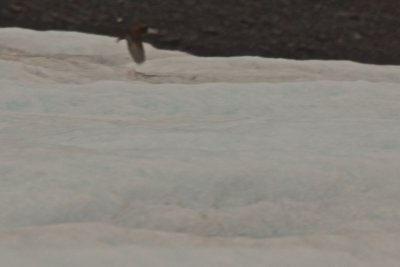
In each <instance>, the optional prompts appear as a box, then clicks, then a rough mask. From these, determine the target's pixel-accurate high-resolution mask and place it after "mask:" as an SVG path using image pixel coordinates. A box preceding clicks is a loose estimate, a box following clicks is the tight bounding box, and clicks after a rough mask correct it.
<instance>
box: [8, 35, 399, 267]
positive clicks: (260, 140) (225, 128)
mask: <svg viewBox="0 0 400 267" xmlns="http://www.w3.org/2000/svg"><path fill="white" fill-rule="evenodd" d="M146 50H147V55H148V61H147V62H146V63H145V64H144V65H142V66H135V64H133V63H132V62H131V59H130V57H129V54H128V52H127V50H126V47H125V44H122V43H121V44H116V43H115V40H114V39H112V38H109V37H101V36H95V35H88V34H81V33H73V32H36V31H30V30H23V29H16V28H5V29H0V145H1V150H0V264H1V266H8V267H10V266H11V267H13V266H16V267H17V266H18V267H24V266H29V267H31V266H34V267H36V266H38V267H39V266H40V267H43V266H44V267H46V266H85V267H91V266H96V267H99V266H185V267H186V266H230V267H231V266H233V267H234V266H278V267H279V266H285V267H286V266H307V267H309V266H356V267H357V266H360V267H361V266H363V267H365V266H400V179H399V178H400V164H399V162H400V104H399V103H400V67H396V66H373V65H363V64H357V63H352V62H345V61H343V62H340V61H292V60H283V59H263V58H257V57H235V58H198V57H194V56H190V55H187V54H184V53H180V52H172V51H162V50H157V49H155V48H152V47H151V46H149V45H146Z"/></svg>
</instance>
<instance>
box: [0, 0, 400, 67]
mask: <svg viewBox="0 0 400 267" xmlns="http://www.w3.org/2000/svg"><path fill="white" fill-rule="evenodd" d="M136 23H141V24H148V25H150V26H153V27H157V28H159V29H161V30H162V32H161V34H160V35H158V36H153V37H151V38H150V37H148V39H147V41H148V42H150V43H152V44H153V45H154V46H156V47H159V48H164V49H175V50H183V51H187V52H190V53H192V54H196V55H200V56H234V55H259V56H264V57H282V58H294V59H347V60H354V61H359V62H367V63H376V64H400V1H399V0H325V1H324V0H64V1H61V0H0V27H11V26H12V27H25V28H31V29H38V30H50V29H52V30H68V31H70V30H73V31H81V32H88V33H97V34H104V35H111V36H118V35H120V34H121V33H122V32H124V31H125V30H126V28H127V27H128V26H129V25H132V24H136ZM0 38H1V36H0Z"/></svg>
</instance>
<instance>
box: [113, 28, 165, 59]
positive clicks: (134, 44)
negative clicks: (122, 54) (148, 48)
mask: <svg viewBox="0 0 400 267" xmlns="http://www.w3.org/2000/svg"><path fill="white" fill-rule="evenodd" d="M147 33H149V34H157V33H158V30H157V29H154V28H150V27H148V26H133V27H132V28H131V29H130V30H129V31H128V32H127V33H126V34H125V35H124V36H121V37H119V38H118V40H117V42H119V41H121V40H122V39H125V40H126V42H127V45H128V50H129V53H130V54H131V56H132V59H133V61H135V62H136V63H137V64H142V63H143V62H144V61H145V60H146V55H145V52H144V48H143V42H142V35H143V34H147Z"/></svg>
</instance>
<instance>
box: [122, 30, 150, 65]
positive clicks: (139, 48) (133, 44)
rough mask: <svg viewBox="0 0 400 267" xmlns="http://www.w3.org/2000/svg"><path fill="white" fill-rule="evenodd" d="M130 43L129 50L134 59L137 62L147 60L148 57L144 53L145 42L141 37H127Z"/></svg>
mask: <svg viewBox="0 0 400 267" xmlns="http://www.w3.org/2000/svg"><path fill="white" fill-rule="evenodd" d="M126 41H127V44H128V50H129V53H130V54H131V56H132V58H133V60H134V61H135V62H136V63H137V64H141V63H143V62H144V61H145V59H146V57H145V54H144V49H143V43H142V41H141V40H140V39H133V38H132V37H130V36H127V38H126Z"/></svg>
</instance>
